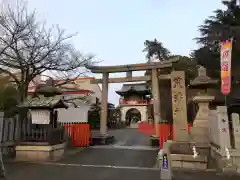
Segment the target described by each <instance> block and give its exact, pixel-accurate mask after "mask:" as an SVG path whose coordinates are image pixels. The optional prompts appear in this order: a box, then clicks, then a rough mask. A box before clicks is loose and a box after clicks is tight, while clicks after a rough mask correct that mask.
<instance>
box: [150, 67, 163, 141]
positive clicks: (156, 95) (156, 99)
mask: <svg viewBox="0 0 240 180" xmlns="http://www.w3.org/2000/svg"><path fill="white" fill-rule="evenodd" d="M152 95H153V112H154V113H153V114H154V124H155V131H156V136H157V137H159V132H158V123H159V121H160V120H161V113H160V92H159V81H158V70H157V69H152Z"/></svg>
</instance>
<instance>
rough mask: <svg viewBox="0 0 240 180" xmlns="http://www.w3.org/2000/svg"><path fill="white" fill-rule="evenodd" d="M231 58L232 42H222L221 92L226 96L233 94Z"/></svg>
mask: <svg viewBox="0 0 240 180" xmlns="http://www.w3.org/2000/svg"><path fill="white" fill-rule="evenodd" d="M231 58H232V40H231V41H224V42H221V92H222V94H224V95H228V94H229V93H230V92H231Z"/></svg>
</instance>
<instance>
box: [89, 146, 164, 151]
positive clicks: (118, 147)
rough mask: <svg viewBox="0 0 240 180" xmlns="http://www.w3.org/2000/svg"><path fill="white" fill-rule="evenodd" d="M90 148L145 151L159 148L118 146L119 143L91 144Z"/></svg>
mask: <svg viewBox="0 0 240 180" xmlns="http://www.w3.org/2000/svg"><path fill="white" fill-rule="evenodd" d="M89 148H92V149H127V150H145V151H156V150H159V148H154V147H148V146H119V145H107V146H100V145H99V146H91V147H89Z"/></svg>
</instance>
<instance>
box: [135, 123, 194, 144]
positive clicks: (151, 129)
mask: <svg viewBox="0 0 240 180" xmlns="http://www.w3.org/2000/svg"><path fill="white" fill-rule="evenodd" d="M191 127H192V124H188V133H190V129H191ZM138 128H139V130H140V132H142V133H144V134H147V135H149V136H152V135H155V134H156V129H155V126H154V125H153V124H149V123H147V122H142V123H140V124H139V126H138ZM158 132H159V136H158V137H159V145H160V148H162V146H163V143H164V142H166V141H167V140H172V139H173V138H174V130H173V125H172V124H159V125H158Z"/></svg>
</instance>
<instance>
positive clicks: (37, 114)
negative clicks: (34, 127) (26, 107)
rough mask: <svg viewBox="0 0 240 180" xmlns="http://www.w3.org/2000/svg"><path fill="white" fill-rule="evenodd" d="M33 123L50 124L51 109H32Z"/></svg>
mask: <svg viewBox="0 0 240 180" xmlns="http://www.w3.org/2000/svg"><path fill="white" fill-rule="evenodd" d="M31 116H32V123H33V124H49V123H50V111H49V110H31Z"/></svg>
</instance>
